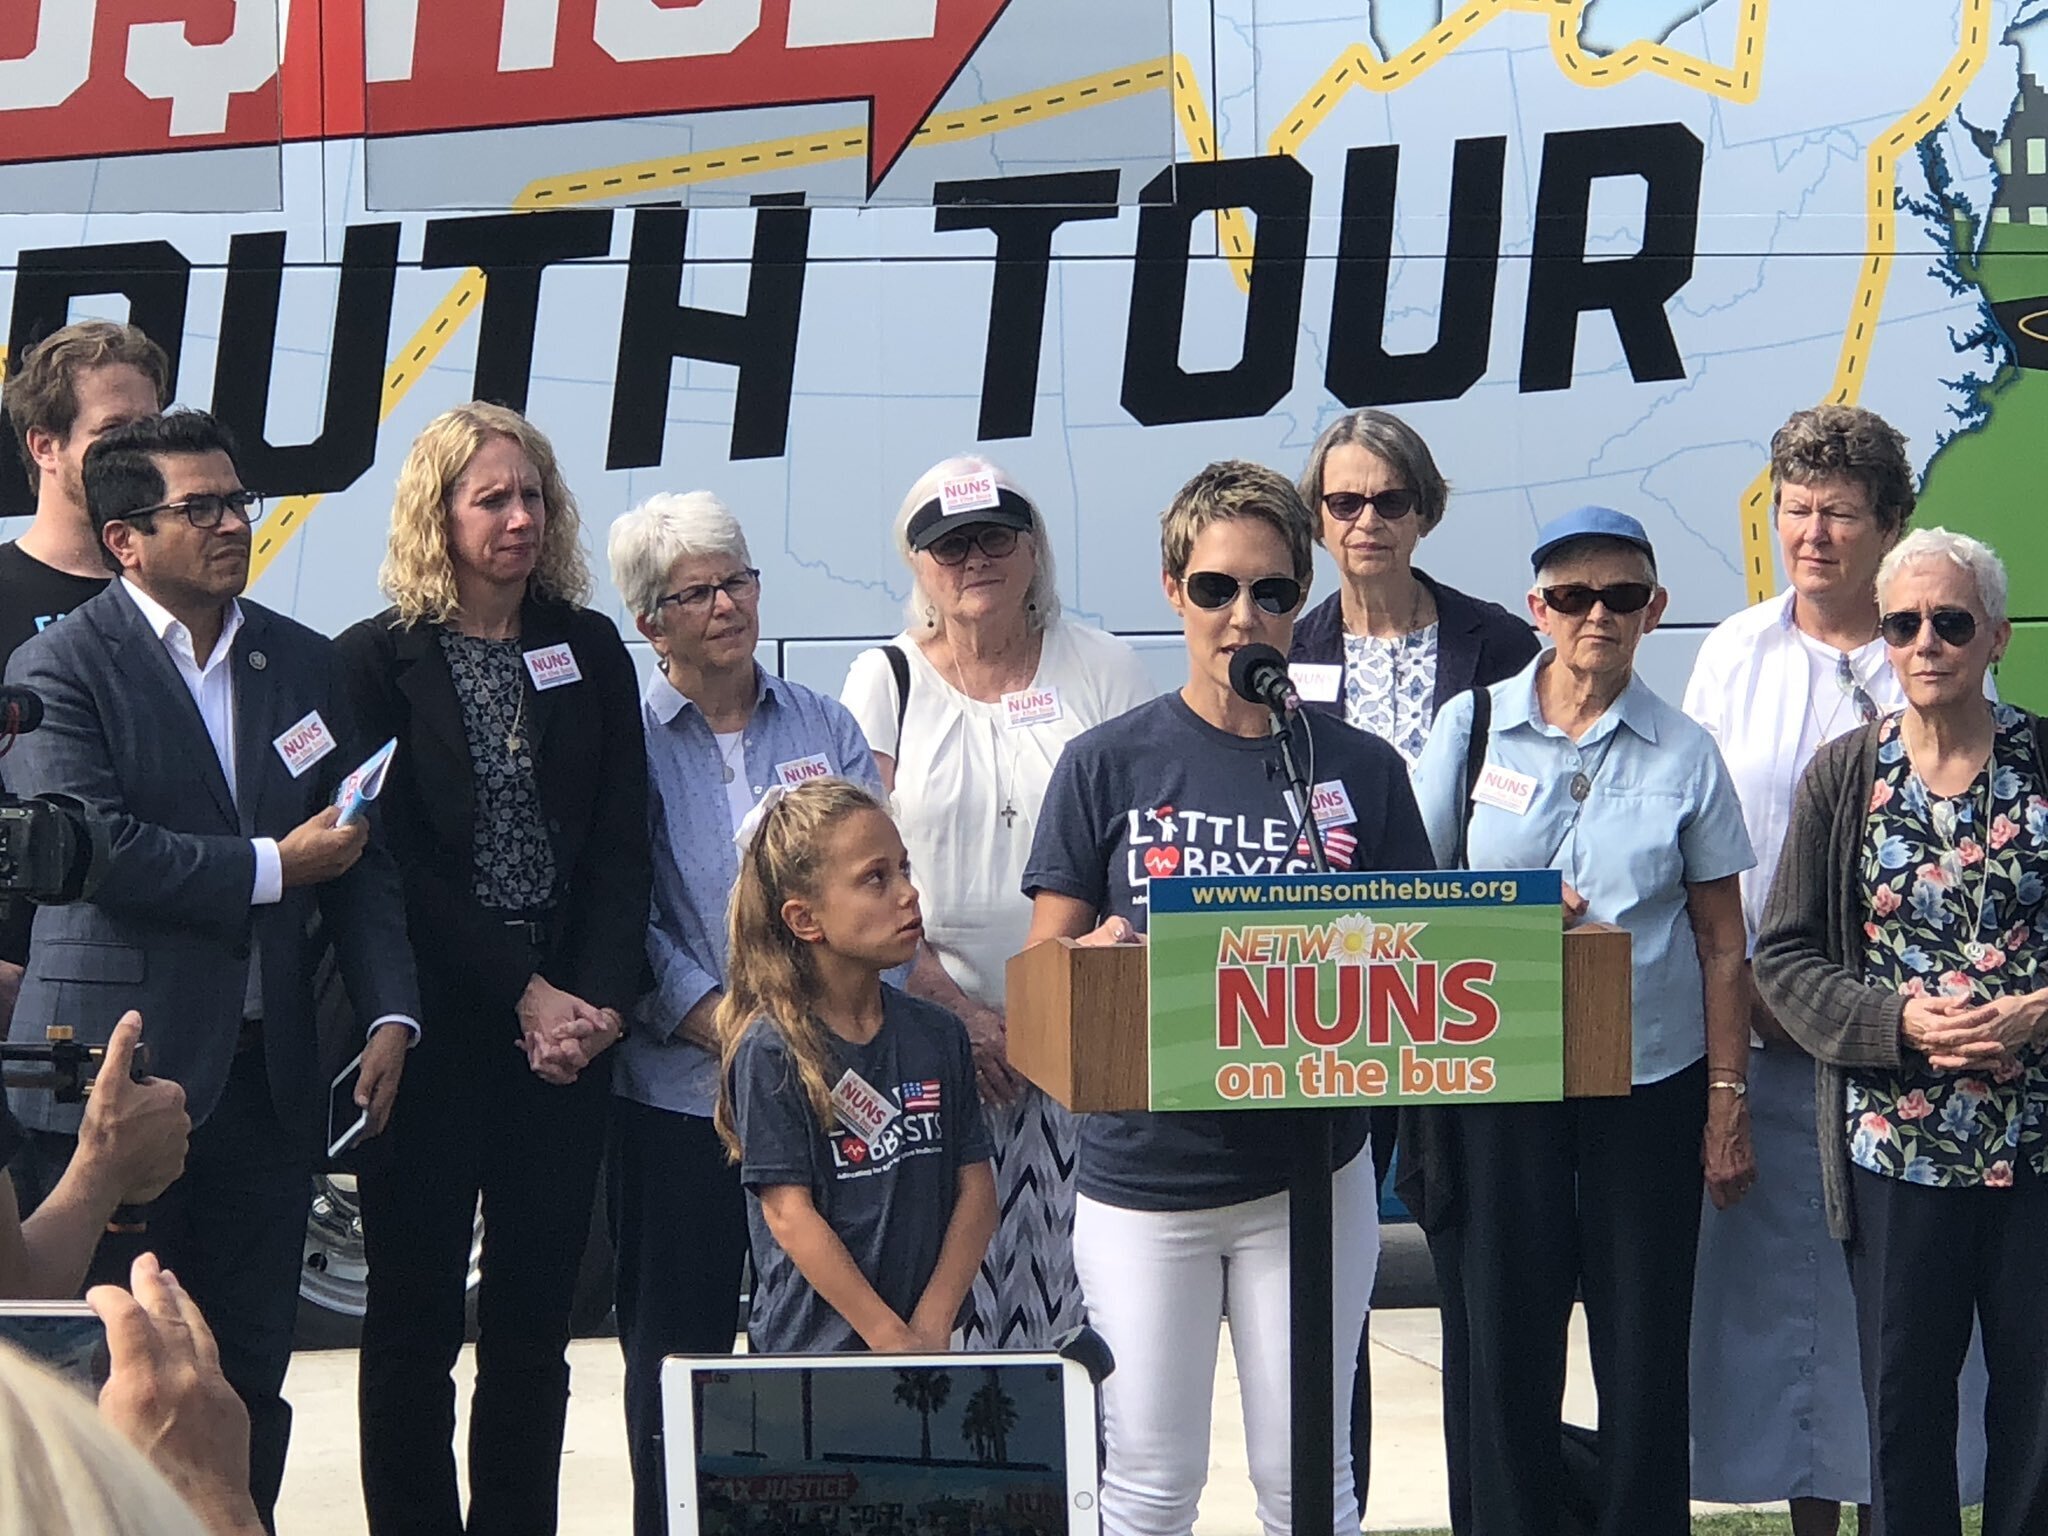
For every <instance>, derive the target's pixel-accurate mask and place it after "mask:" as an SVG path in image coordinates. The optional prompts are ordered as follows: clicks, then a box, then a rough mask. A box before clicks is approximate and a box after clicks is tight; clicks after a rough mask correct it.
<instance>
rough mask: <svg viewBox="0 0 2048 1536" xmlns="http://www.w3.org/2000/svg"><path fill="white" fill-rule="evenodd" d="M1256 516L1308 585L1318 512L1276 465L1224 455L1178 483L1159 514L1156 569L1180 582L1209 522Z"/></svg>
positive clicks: (1313, 564)
mask: <svg viewBox="0 0 2048 1536" xmlns="http://www.w3.org/2000/svg"><path fill="white" fill-rule="evenodd" d="M1240 517H1243V518H1254V519H1256V520H1258V521H1259V522H1262V523H1266V524H1269V525H1271V527H1272V529H1273V531H1274V532H1276V533H1278V534H1279V535H1280V537H1281V538H1282V539H1284V540H1285V541H1286V543H1287V555H1288V558H1289V559H1290V560H1291V561H1292V562H1293V564H1294V579H1295V580H1296V581H1298V582H1300V583H1301V585H1302V590H1303V591H1307V590H1308V584H1309V579H1310V578H1311V577H1312V576H1314V574H1315V569H1316V536H1317V535H1318V534H1319V533H1321V532H1322V529H1321V527H1320V525H1319V524H1318V522H1317V519H1316V514H1315V513H1313V512H1311V511H1310V510H1309V507H1308V503H1307V502H1305V501H1303V500H1302V499H1301V492H1300V490H1299V489H1297V488H1296V486H1295V484H1294V482H1293V481H1292V480H1289V479H1288V478H1287V477H1286V476H1285V475H1283V474H1281V473H1280V472H1279V471H1277V470H1271V469H1268V468H1266V466H1265V465H1263V464H1253V463H1250V462H1248V461H1247V460H1244V459H1222V460H1219V461H1218V462H1216V463H1214V464H1211V465H1209V466H1208V467H1207V468H1206V469H1204V470H1202V471H1201V472H1200V473H1199V474H1197V475H1196V476H1195V477H1194V478H1193V479H1192V480H1190V481H1188V483H1187V484H1186V485H1184V486H1182V487H1181V488H1180V491H1179V493H1178V494H1177V495H1176V496H1175V497H1174V498H1173V504H1172V505H1171V506H1169V507H1168V508H1167V509H1166V510H1165V511H1164V512H1162V513H1161V514H1160V516H1159V565H1160V569H1162V570H1163V571H1165V572H1166V574H1167V575H1168V576H1171V577H1172V578H1173V579H1174V580H1175V581H1179V580H1180V579H1181V578H1182V577H1183V576H1185V575H1187V573H1188V557H1189V555H1190V554H1191V553H1192V552H1193V550H1194V547H1195V540H1196V539H1198V538H1200V537H1201V536H1202V530H1203V529H1204V528H1207V527H1208V526H1209V525H1210V524H1211V523H1227V522H1229V521H1231V520H1232V519H1234V518H1240Z"/></svg>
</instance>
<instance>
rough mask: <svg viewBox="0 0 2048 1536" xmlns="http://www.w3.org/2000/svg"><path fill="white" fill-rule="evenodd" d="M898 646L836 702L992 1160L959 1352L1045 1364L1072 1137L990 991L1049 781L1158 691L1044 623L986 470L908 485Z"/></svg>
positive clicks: (1030, 543)
mask: <svg viewBox="0 0 2048 1536" xmlns="http://www.w3.org/2000/svg"><path fill="white" fill-rule="evenodd" d="M895 537H896V547H897V549H898V550H899V551H901V553H902V555H903V558H904V561H905V562H906V563H907V564H908V565H909V567H910V571H911V595H910V604H909V617H910V627H909V628H907V629H906V630H904V631H903V633H902V634H900V635H898V636H897V637H896V638H895V639H894V640H893V641H891V642H890V643H889V644H888V645H885V646H881V647H879V648H877V649H875V650H871V651H864V652H862V653H861V654H860V655H859V656H858V657H857V658H855V660H854V663H853V667H852V669H851V671H849V672H848V674H847V678H846V687H845V689H844V690H843V691H842V693H841V695H840V696H841V698H842V699H843V700H844V701H845V703H846V706H847V707H848V708H849V709H851V710H852V711H853V714H854V718H855V719H857V720H858V721H860V725H861V729H862V730H863V731H864V732H865V733H866V734H867V739H868V745H869V746H871V747H873V748H874V752H875V758H876V761H877V762H878V763H879V765H880V767H881V771H882V778H883V780H884V782H885V783H887V784H888V786H889V788H890V789H891V791H892V792H893V793H894V796H895V799H894V809H895V813H896V819H897V824H898V825H899V826H900V827H901V828H902V831H903V841H904V843H905V845H906V846H907V847H908V848H909V850H910V861H911V869H912V871H913V872H914V874H915V875H916V878H917V884H918V888H919V890H920V891H921V892H922V894H923V896H924V904H925V940H926V948H925V950H924V951H923V952H922V953H921V954H920V957H919V960H918V964H917V967H916V969H914V970H913V971H912V973H911V976H910V984H909V989H910V991H911V992H913V993H915V994H916V995H918V996H920V997H927V998H930V999H932V1000H933V1001H935V1002H938V1003H941V1004H943V1005H944V1006H946V1007H948V1008H950V1009H952V1010H953V1011H954V1012H955V1013H957V1014H959V1015H960V1017H961V1018H962V1019H963V1020H964V1021H965V1022H966V1025H967V1032H968V1035H969V1036H970V1038H971V1039H972V1040H973V1042H974V1061H975V1068H976V1072H977V1074H978V1076H979V1079H980V1087H981V1093H982V1097H983V1100H984V1101H985V1102H986V1103H987V1105H988V1107H989V1131H990V1134H991V1135H992V1136H993V1137H994V1140H995V1147H996V1181H997V1193H998V1197H999V1199H1000V1201H1001V1209H1002V1211H1003V1218H1004V1219H1003V1223H1002V1226H1001V1228H1000V1230H999V1231H998V1232H997V1233H996V1238H995V1241H994V1242H993V1243H992V1244H990V1246H989V1251H988V1257H987V1259H986V1260H985V1261H984V1262H983V1264H982V1270H981V1275H980V1277H979V1279H977V1281H976V1282H975V1286H974V1294H973V1297H972V1306H971V1309H970V1316H969V1320H968V1323H967V1328H966V1335H967V1342H968V1343H969V1344H970V1345H971V1346H975V1347H983V1348H1031V1347H1037V1346H1043V1345H1044V1344H1046V1343H1048V1342H1050V1340H1051V1339H1052V1338H1053V1337H1054V1336H1055V1335H1057V1334H1058V1333H1060V1332H1062V1331H1064V1330H1065V1329H1067V1328H1069V1327H1071V1326H1073V1325H1075V1324H1077V1323H1079V1322H1080V1321H1081V1310H1080V1287H1079V1283H1078V1282H1077V1281H1076V1280H1075V1278H1074V1261H1073V1245H1072V1236H1071V1234H1072V1229H1073V1217H1074V1185H1073V1177H1074V1130H1073V1126H1072V1123H1071V1121H1070V1119H1069V1117H1068V1116H1067V1114H1066V1112H1065V1111H1064V1110H1062V1109H1061V1108H1060V1106H1059V1105H1058V1104H1056V1103H1054V1102H1053V1101H1052V1100H1051V1099H1049V1098H1047V1097H1046V1096H1045V1095H1044V1094H1043V1093H1041V1092H1039V1091H1038V1090H1037V1089H1036V1088H1034V1087H1032V1085H1031V1084H1029V1083H1028V1082H1026V1081H1025V1080H1024V1079H1023V1078H1022V1077H1020V1076H1019V1075H1018V1074H1017V1073H1016V1072H1015V1071H1014V1070H1013V1069H1012V1068H1011V1067H1010V1064H1009V1060H1008V1057H1007V1055H1006V1053H1005V1049H1004V1024H1003V982H1004V969H1005V966H1006V964H1007V963H1008V960H1009V957H1010V956H1011V955H1012V954H1014V953H1016V952H1017V951H1018V950H1019V949H1021V948H1023V946H1024V936H1025V934H1026V932H1027V931H1028V930H1029V928H1030V925H1031V904H1030V903H1029V902H1028V901H1026V900H1025V899H1024V897H1023V896H1022V895H1021V894H1020V891H1021V889H1022V881H1023V874H1024V865H1025V862H1026V859H1027V858H1028V856H1029V854H1030V852H1031V840H1032V837H1033V835H1034V834H1035V833H1036V831H1037V828H1038V813H1039V805H1040V802H1041V801H1042V800H1043V799H1044V798H1045V789H1046V785H1047V783H1048V782H1049V781H1050V779H1051V777H1052V768H1053V764H1054V763H1055V762H1056V761H1058V759H1059V755H1060V751H1061V749H1062V748H1064V747H1065V746H1066V744H1067V743H1068V742H1070V741H1072V740H1073V739H1074V738H1075V737H1076V736H1078V735H1080V734H1081V732H1083V731H1085V730H1087V729H1088V728H1089V727H1090V726H1094V725H1100V724H1101V723H1102V722H1103V721H1105V720H1111V719H1114V718H1115V717H1116V716H1118V715H1121V714H1123V713H1125V712H1126V711H1127V710H1131V709H1135V708H1136V707H1137V706H1138V705H1139V704H1141V703H1143V702H1144V701H1145V700H1146V699H1148V698H1150V697H1151V696H1152V694H1153V692H1154V690H1153V689H1152V688H1151V687H1150V686H1149V685H1148V684H1147V682H1146V678H1145V672H1144V669H1143V667H1142V666H1141V665H1140V664H1139V661H1138V658H1137V656H1136V655H1135V654H1134V653H1133V652H1132V650H1131V648H1130V647H1129V646H1128V645H1126V644H1125V643H1124V642H1123V641H1121V640H1118V639H1116V638H1115V637H1114V636H1111V635H1108V634H1105V633H1104V632H1103V631H1101V630H1099V629H1093V628H1090V627H1088V626H1085V625H1081V624H1075V623H1073V622H1071V621H1069V620H1067V619H1065V618H1063V617H1062V616H1061V614H1060V601H1059V596H1058V593H1057V591H1056V588H1055V585H1054V577H1053V560H1052V542H1051V540H1050V538H1049V537H1048V536H1047V533H1046V527H1045V518H1044V515H1043V514H1042V513H1041V512H1040V511H1039V509H1038V506H1037V504H1036V503H1035V502H1034V501H1033V500H1032V499H1031V498H1030V497H1028V496H1026V495H1025V494H1024V492H1023V491H1021V490H1020V489H1019V488H1018V487H1017V484H1016V482H1015V481H1013V480H1012V479H1011V478H1010V477H1009V475H1007V474H1006V473H1004V472H1003V471H1002V470H1001V469H998V468H997V467H996V466H995V465H993V464H990V463H989V462H988V461H987V460H985V459H978V458H953V459H947V460H945V461H943V462H941V463H938V464H935V465H933V466H932V467H931V468H930V469H928V470H926V471H925V473H924V474H923V475H921V476H919V477H918V480H917V483H916V484H915V485H913V486H912V487H911V488H910V493H909V494H908V495H907V496H905V497H904V498H903V505H902V506H901V507H900V508H899V509H898V510H897V514H896V526H895Z"/></svg>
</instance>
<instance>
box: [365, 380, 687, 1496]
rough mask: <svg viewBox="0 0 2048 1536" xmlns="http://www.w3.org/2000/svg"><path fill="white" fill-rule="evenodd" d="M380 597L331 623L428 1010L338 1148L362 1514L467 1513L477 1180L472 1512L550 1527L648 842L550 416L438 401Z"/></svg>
mask: <svg viewBox="0 0 2048 1536" xmlns="http://www.w3.org/2000/svg"><path fill="white" fill-rule="evenodd" d="M382 583H383V587H384V591H385V594H386V595H387V596H389V597H390V598H391V601H392V606H391V607H390V608H388V609H386V610H385V611H384V612H383V613H380V614H378V615H377V616H376V617H375V618H371V619H365V620H364V621H363V622H362V623H360V624H358V625H356V626H355V627H354V628H353V629H351V630H349V631H348V632H347V633H346V634H344V635H343V636H342V637H341V639H340V641H339V642H338V644H339V646H340V648H341V651H342V655H343V658H344V661H345V663H346V666H347V670H348V675H349V685H350V694H351V697H352V699H353V701H354V704H355V709H356V714H357V719H358V721H359V722H360V724H361V726H362V729H363V733H364V735H365V737H366V738H367V739H369V740H372V741H381V740H383V739H385V738H387V737H392V738H396V739H397V742H398V752H397V756H396V757H395V758H394V759H393V760H392V766H391V775H390V779H389V781H388V783H387V784H386V785H385V788H384V793H383V796H382V798H381V799H380V800H379V801H378V809H377V814H378V815H379V816H381V817H382V818H383V823H384V830H385V834H386V838H387V842H388V845H389V846H390V848H391V851H392V853H393V855H394V856H395V857H396V858H397V860H398V863H399V867H400V869H401V870H402V871H403V873H404V877H405V890H406V915H407V922H408V926H409V928H410V930H411V936H412V943H413V947H414V951H415V954H416V957H417V960H418V964H419V970H420V993H421V1001H422V1004H423V1007H422V1018H421V1040H420V1044H419V1047H418V1049H417V1050H416V1052H415V1053H414V1061H413V1063H412V1065H411V1066H410V1067H409V1068H408V1069H407V1088H406V1092H405V1093H403V1094H401V1095H400V1097H399V1101H398V1107H397V1109H396V1111H395V1112H394V1114H393V1117H392V1123H391V1129H390V1131H389V1132H388V1133H387V1134H386V1135H385V1136H384V1137H383V1138H381V1141H382V1144H381V1145H380V1146H378V1147H377V1149H376V1150H375V1152H374V1153H372V1154H370V1155H369V1156H368V1157H366V1159H365V1161H364V1163H363V1166H362V1169H361V1183H360V1187H361V1191H362V1202H363V1224H364V1238H365V1243H366V1247H367V1251H368V1257H369V1261H370V1279H369V1287H368V1309H367V1312H366V1314H365V1316H364V1318H363V1350H362V1381H361V1413H362V1455H363V1494H364V1503H365V1505H366V1507H367V1510H368V1513H369V1517H370V1529H371V1531H372V1533H373V1536H375V1533H383V1532H391V1531H399V1530H403V1531H406V1532H409V1533H419V1532H446V1533H448V1536H457V1533H460V1532H462V1531H463V1530H464V1529H465V1524H464V1517H463V1511H462V1508H461V1503H460V1500H459V1497H458V1493H457V1489H456V1481H455V1460H454V1456H453V1453H452V1451H451V1448H450V1438H451V1436H452V1433H453V1429H454V1420H455V1389H454V1385H453V1383H452V1381H451V1379H450V1374H449V1373H450V1371H451V1370H452V1369H453V1367H454V1364H455V1357H456V1354H457V1352H458V1351H459V1350H460V1349H461V1347H462V1340H463V1330H464V1298H465V1292H466V1281H467V1277H468V1274H469V1265H470V1249H471V1242H472V1235H473V1233H474V1229H475V1217H476V1209H477V1201H478V1199H479V1198H481V1199H482V1201H483V1209H484V1224H485V1226H484V1246H483V1259H482V1280H481V1285H480V1291H479V1297H478V1319H479V1327H480V1333H479V1337H478V1341H477V1385H476V1391H475V1394H474V1396H473V1397H472V1399H471V1405H470V1434H469V1472H470V1506H469V1512H468V1521H467V1526H466V1529H467V1530H468V1531H469V1532H470V1533H472V1536H479V1533H485V1532H494V1531H513V1530H516V1531H519V1532H522V1533H530V1532H543V1531H551V1530H552V1529H553V1528H554V1514H555V1507H556V1484H557V1466H558V1464H559V1462H560V1459H561V1449H562V1425H563V1418H564V1415H565V1413H566V1411H567V1407H568V1396H569V1369H568V1365H567V1363H566V1361H565V1358H564V1350H565V1349H566V1347H567V1345H568V1340H569V1310H570V1301H571V1296H572V1292H573V1290H574V1287H575V1281H576V1274H577V1269H578V1267H579V1265H580V1263H581V1261H582V1255H583V1246H584V1240H585V1237H586V1235H587V1233H588V1230H589V1223H590V1210H591V1206H592V1204H593V1202H594V1201H595V1199H596V1187H597V1170H598V1162H599V1159H600V1155H601V1153H602V1150H603V1144H604V1128H605V1118H606V1108H607V1105H608V1103H609V1099H610V1077H611V1072H610V1067H611V1062H610V1058H609V1057H608V1056H607V1055H605V1054H604V1053H605V1051H606V1049H607V1047H609V1046H610V1045H611V1044H612V1043H613V1042H614V1041H615V1040H617V1039H618V1037H619V1033H620V1029H621V1019H622V1016H623V1014H624V1012H625V1010H626V1009H627V1008H628V1007H630V1006H631V1004H632V1003H633V1001H634V999H635V997H636V996H637V994H638V989H639V981H640V971H641V967H642V965H643V964H644V940H645V932H646V925H647V911H648V900H649V890H650V883H651V874H650V859H649V854H648V845H647V763H646V757H645V749H644V746H643V741H642V732H641V725H640V705H639V688H638V685H637V682H636V679H635V676H634V670H633V664H632V662H631V660H630V659H629V658H628V657H627V654H626V648H625V646H624V644H623V643H622V642H621V641H620V639H619V635H618V632H617V630H616V629H614V628H613V626H612V623H611V621H610V620H609V619H607V618H605V617H604V616H603V615H602V614H598V613H593V612H591V611H590V610H588V609H586V608H583V607H581V606H579V605H580V604H581V603H583V602H584V601H585V600H586V599H587V598H588V596H589V594H590V587H591V582H590V573H589V568H588V566H587V565H586V563H585V560H584V555H583V548H582V543H581V532H580V524H579V523H578V521H577V516H576V501H575V498H574V497H573V496H571V495H570V494H569V488H568V486H567V485H566V484H564V482H563V479H562V472H561V469H560V466H559V465H558V464H557V462H556V459H555V454H554V450H553V448H552V447H551V446H550V445H549V443H548V440H547V438H546V437H544V436H543V435H542V434H541V433H540V432H539V431H538V430H536V429H535V428H534V426H533V425H532V424H531V423H530V422H528V421H526V420H525V419H524V418H523V417H521V416H520V415H519V414H518V413H516V412H514V411H509V410H506V409H505V408H503V407H502V406H494V405H484V404H471V405H464V406H458V407H456V408H455V409H454V410H451V411H447V412H445V413H443V414H442V415H441V416H439V417H437V418H435V420H433V421H432V422H430V423H429V424H428V425H427V428H426V430H425V431H423V432H421V433H420V435H419V437H418V438H417V439H416V440H415V441H414V443H413V446H412V451H411V453H410V454H409V455H408V456H407V458H406V462H405V467H404V468H403V469H402V470H401V471H400V473H399V477H398V491H397V496H396V499H395V502H394V504H393V507H392V512H391V538H390V545H389V549H388V552H387V553H386V556H385V560H384V569H383V573H382Z"/></svg>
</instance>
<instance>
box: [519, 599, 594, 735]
mask: <svg viewBox="0 0 2048 1536" xmlns="http://www.w3.org/2000/svg"><path fill="white" fill-rule="evenodd" d="M563 616H564V615H563V612H562V609H561V608H560V607H559V606H557V605H556V604H553V603H538V602H535V601H534V600H533V597H532V596H531V594H529V595H528V597H527V599H526V601H525V602H524V603H523V604H521V605H520V609H519V653H520V656H521V657H522V665H523V664H524V663H523V658H524V657H526V656H529V655H531V654H532V653H533V652H535V651H543V650H546V649H547V648H548V647H549V646H551V645H561V644H563V643H565V642H566V641H567V640H568V638H569V631H568V627H567V625H565V624H564V623H563V622H562V619H563ZM578 665H579V667H580V666H581V661H580V660H579V661H578ZM570 686H577V685H574V684H572V685H570ZM520 687H521V688H523V689H524V690H525V692H526V734H527V739H528V740H529V741H531V742H532V743H533V760H534V761H535V762H536V763H537V762H539V761H540V760H541V753H542V751H543V750H544V749H545V748H546V746H547V739H548V724H549V722H550V721H551V720H552V719H553V718H554V714H555V696H556V695H557V694H559V693H560V692H561V691H562V690H561V688H559V687H556V688H536V687H534V686H533V674H532V673H531V672H530V671H529V672H528V673H527V676H526V680H525V681H524V682H522V683H521V684H520Z"/></svg>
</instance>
